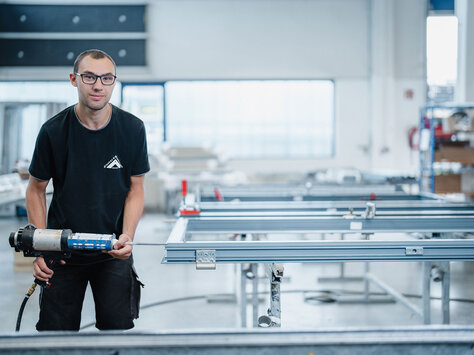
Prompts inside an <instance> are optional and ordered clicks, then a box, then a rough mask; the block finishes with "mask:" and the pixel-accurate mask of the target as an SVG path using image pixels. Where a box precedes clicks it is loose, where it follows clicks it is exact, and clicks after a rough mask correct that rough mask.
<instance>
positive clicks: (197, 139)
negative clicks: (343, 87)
mask: <svg viewBox="0 0 474 355" xmlns="http://www.w3.org/2000/svg"><path fill="white" fill-rule="evenodd" d="M165 93H166V94H165V107H166V112H165V115H166V129H167V132H166V136H167V140H168V142H169V143H170V144H171V145H172V146H173V145H175V146H202V145H206V146H209V147H212V148H214V149H215V150H216V151H217V152H219V153H223V154H224V155H225V156H228V157H230V158H314V157H321V158H322V157H331V156H332V155H333V145H334V84H333V82H332V81H329V80H311V81H309V80H284V81H283V80H281V81H280V80H267V81H171V82H167V83H165Z"/></svg>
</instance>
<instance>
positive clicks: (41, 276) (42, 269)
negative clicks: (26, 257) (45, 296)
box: [33, 256, 54, 282]
mask: <svg viewBox="0 0 474 355" xmlns="http://www.w3.org/2000/svg"><path fill="white" fill-rule="evenodd" d="M53 274H54V272H53V270H51V269H50V268H49V267H48V266H47V265H46V262H45V261H44V258H43V257H42V256H38V257H37V258H36V259H35V261H33V276H34V277H36V278H37V279H38V280H40V281H44V282H48V281H49V279H50V278H51V277H53Z"/></svg>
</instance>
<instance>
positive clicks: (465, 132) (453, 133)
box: [419, 103, 474, 196]
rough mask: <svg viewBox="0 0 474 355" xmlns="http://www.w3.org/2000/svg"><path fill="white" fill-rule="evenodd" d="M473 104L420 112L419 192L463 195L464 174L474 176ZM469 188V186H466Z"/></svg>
mask: <svg viewBox="0 0 474 355" xmlns="http://www.w3.org/2000/svg"><path fill="white" fill-rule="evenodd" d="M473 116H474V103H462V104H449V103H446V104H436V105H427V106H423V107H422V108H421V110H420V123H419V149H420V180H419V186H420V191H425V192H433V193H446V194H449V193H464V194H466V195H470V196H473V195H474V190H472V189H469V188H468V189H466V188H465V187H466V186H464V188H462V187H463V186H462V185H463V184H462V181H461V178H462V172H469V171H473V172H474V148H473V145H474V118H473ZM464 185H466V184H464Z"/></svg>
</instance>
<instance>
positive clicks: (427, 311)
mask: <svg viewBox="0 0 474 355" xmlns="http://www.w3.org/2000/svg"><path fill="white" fill-rule="evenodd" d="M430 297H431V262H429V261H425V262H423V291H422V301H423V323H424V324H431V299H430Z"/></svg>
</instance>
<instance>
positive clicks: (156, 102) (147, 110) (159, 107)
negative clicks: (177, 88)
mask: <svg viewBox="0 0 474 355" xmlns="http://www.w3.org/2000/svg"><path fill="white" fill-rule="evenodd" d="M122 107H123V109H124V110H126V111H128V112H131V113H133V114H134V115H135V116H137V117H138V118H140V119H141V120H142V121H143V122H144V124H145V128H146V134H147V144H148V152H149V153H157V152H159V150H160V146H161V142H162V141H163V86H162V85H125V86H124V87H123V103H122Z"/></svg>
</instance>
